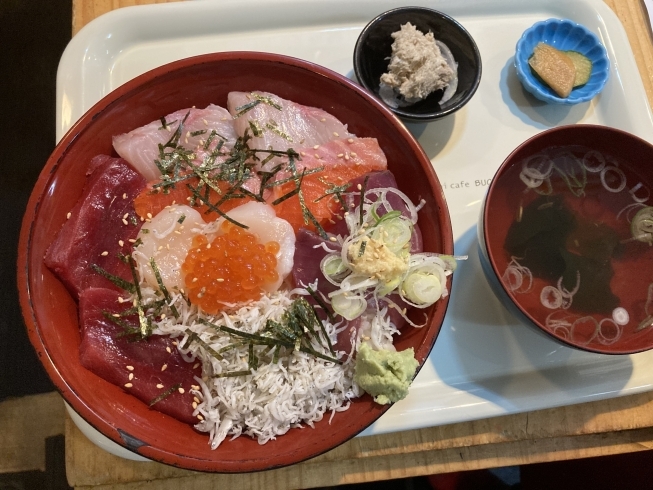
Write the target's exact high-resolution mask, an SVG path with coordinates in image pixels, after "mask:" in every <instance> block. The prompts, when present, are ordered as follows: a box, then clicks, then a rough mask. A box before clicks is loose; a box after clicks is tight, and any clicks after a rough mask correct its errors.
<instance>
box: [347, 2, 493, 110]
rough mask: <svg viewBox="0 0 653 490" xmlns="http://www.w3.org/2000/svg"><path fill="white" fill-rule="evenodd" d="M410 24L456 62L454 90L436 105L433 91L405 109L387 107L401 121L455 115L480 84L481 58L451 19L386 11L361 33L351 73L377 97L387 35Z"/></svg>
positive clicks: (427, 12)
mask: <svg viewBox="0 0 653 490" xmlns="http://www.w3.org/2000/svg"><path fill="white" fill-rule="evenodd" d="M406 22H410V23H411V24H412V25H414V26H415V27H417V29H418V30H420V31H422V32H423V33H424V34H426V33H428V32H429V31H431V32H432V33H433V35H434V36H435V39H437V40H439V41H442V42H443V43H444V44H446V45H447V46H448V47H449V49H450V50H451V52H452V54H453V57H454V59H455V60H456V62H457V63H458V89H457V90H456V93H455V94H454V96H453V97H452V98H451V99H449V100H448V101H446V102H444V103H442V104H440V99H441V98H442V94H443V91H442V90H438V91H436V92H433V93H432V94H430V95H429V96H428V97H426V98H425V99H424V100H421V101H419V102H417V103H415V104H413V105H411V106H408V107H399V108H393V107H389V106H388V108H389V109H390V110H391V111H393V112H394V113H395V114H396V115H397V116H399V117H400V118H401V119H404V120H407V121H412V122H426V121H432V120H434V119H438V118H441V117H444V116H447V115H449V114H452V113H454V112H456V111H457V110H458V109H460V108H461V107H462V106H464V105H465V104H466V103H467V102H469V100H470V99H471V98H472V96H473V95H474V92H476V89H477V88H478V85H479V83H480V82H481V55H480V53H479V51H478V47H477V46H476V43H475V42H474V39H472V36H470V34H469V32H467V30H466V29H465V28H464V27H463V26H462V25H460V24H459V23H458V22H457V21H456V20H455V19H453V18H451V17H449V16H448V15H446V14H443V13H442V12H438V11H437V10H432V9H428V8H424V7H400V8H396V9H393V10H388V11H387V12H384V13H382V14H381V15H379V16H377V17H376V18H375V19H374V20H372V21H371V22H370V23H369V24H367V26H365V28H364V29H363V31H362V32H361V34H360V36H359V37H358V40H357V41H356V47H355V48H354V73H355V74H356V78H357V79H358V81H359V83H360V84H361V85H362V86H363V87H365V88H366V89H367V90H369V91H370V92H372V93H373V94H374V95H375V96H376V97H377V98H379V100H381V99H380V97H379V83H380V79H381V75H382V74H383V73H385V72H386V71H387V70H388V63H389V60H390V55H391V53H392V43H393V42H394V39H393V38H392V36H391V34H392V33H393V32H396V31H398V30H399V29H400V28H401V26H402V25H403V24H405V23H406Z"/></svg>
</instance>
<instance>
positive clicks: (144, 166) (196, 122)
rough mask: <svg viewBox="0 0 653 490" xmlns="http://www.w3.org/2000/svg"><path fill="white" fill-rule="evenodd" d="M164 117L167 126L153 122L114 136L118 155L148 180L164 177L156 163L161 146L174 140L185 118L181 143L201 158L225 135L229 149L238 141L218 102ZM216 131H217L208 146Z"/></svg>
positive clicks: (224, 111)
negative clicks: (208, 141)
mask: <svg viewBox="0 0 653 490" xmlns="http://www.w3.org/2000/svg"><path fill="white" fill-rule="evenodd" d="M184 118H185V121H184ZM164 119H165V123H166V124H165V128H164V127H163V121H160V120H159V121H153V122H151V123H150V124H146V125H145V126H142V127H140V128H136V129H134V130H133V131H130V132H129V133H125V134H120V135H118V136H114V137H113V148H114V149H115V150H116V152H118V155H120V156H121V157H123V158H124V159H125V160H127V161H128V162H129V163H131V164H132V165H133V166H134V168H135V169H136V170H138V171H139V172H140V173H141V174H142V175H143V177H145V179H146V180H148V181H151V180H155V179H158V178H159V177H160V176H161V171H160V170H159V168H158V167H157V166H156V164H155V163H154V161H155V160H157V159H158V158H159V145H160V144H161V145H164V144H165V143H166V142H168V140H170V138H171V137H172V136H173V135H174V134H175V131H176V130H177V128H178V127H179V124H180V123H181V122H182V121H183V128H182V134H181V137H180V139H179V145H180V146H183V147H184V148H186V149H187V150H192V151H195V152H196V155H197V159H198V160H199V161H201V159H202V158H203V156H204V155H205V154H206V153H207V152H210V151H211V150H213V149H215V147H216V145H217V144H218V141H219V140H220V139H221V138H225V139H226V143H224V148H225V149H228V148H232V147H233V145H234V142H235V141H236V132H235V130H234V124H233V120H232V118H231V115H230V114H229V112H227V110H226V109H224V108H222V107H219V106H217V105H213V104H211V105H209V106H208V107H207V108H206V109H194V108H193V109H181V110H179V111H177V112H173V113H172V114H168V115H167V116H166V117H165V118H164ZM212 131H215V132H216V133H217V134H215V135H214V136H213V137H212V139H211V142H210V143H209V145H208V146H207V147H206V148H205V146H206V141H207V139H208V138H209V137H210V136H211V132H212ZM223 141H224V140H223Z"/></svg>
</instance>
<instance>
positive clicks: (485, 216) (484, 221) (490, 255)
mask: <svg viewBox="0 0 653 490" xmlns="http://www.w3.org/2000/svg"><path fill="white" fill-rule="evenodd" d="M569 130H572V131H583V130H590V131H600V132H612V133H617V134H620V135H621V136H622V137H625V138H631V139H633V140H635V141H638V142H639V143H643V144H646V145H647V146H649V147H651V149H652V150H653V144H651V143H649V142H648V141H646V140H644V139H642V138H640V137H639V136H636V135H634V134H632V133H629V132H628V131H624V130H622V129H617V128H613V127H611V126H603V125H600V124H567V125H564V126H557V127H554V128H550V129H547V130H544V131H541V132H539V133H537V134H536V135H533V136H531V137H530V138H528V139H527V140H525V141H524V142H522V143H521V144H520V145H519V146H517V147H516V148H515V149H514V150H513V151H511V152H510V154H509V155H508V156H507V157H506V158H505V159H504V161H503V162H502V163H501V166H500V167H499V169H498V170H497V171H496V173H495V174H494V177H493V178H492V182H490V187H489V188H488V191H487V194H486V196H485V199H484V201H483V209H482V215H481V226H482V231H483V233H482V237H483V243H482V244H480V245H481V247H483V248H484V249H485V258H486V260H487V262H489V264H490V268H491V270H492V273H493V274H494V276H495V278H496V282H497V283H498V284H499V285H500V287H501V289H502V292H504V293H505V294H506V297H507V298H508V299H509V300H510V302H511V304H512V305H513V306H514V307H515V308H517V310H519V312H520V313H521V314H522V315H523V318H524V319H525V320H527V321H529V322H530V323H531V324H532V325H533V326H534V327H536V328H537V329H538V330H539V331H541V332H543V333H545V334H547V336H548V337H549V338H551V339H554V340H556V341H558V342H560V343H562V344H565V345H567V346H569V347H572V348H574V349H578V350H581V351H585V352H593V353H596V354H606V355H612V356H621V355H629V354H637V353H638V352H645V351H648V350H651V349H653V344H652V345H651V346H649V347H642V348H637V349H630V350H624V351H608V350H605V349H601V348H600V347H591V346H587V345H585V346H584V345H579V344H576V343H574V342H571V341H569V340H567V339H565V338H562V337H558V336H556V335H554V334H553V333H552V332H551V331H549V330H547V329H546V328H545V327H544V326H543V325H541V324H540V322H538V321H537V320H536V319H535V318H533V316H532V315H531V314H530V313H529V312H528V311H526V310H525V309H524V308H523V306H522V305H521V303H520V302H519V301H517V300H516V299H515V296H514V294H513V293H512V292H511V291H509V290H508V288H506V286H505V283H504V281H503V279H502V275H501V274H499V272H498V269H497V263H496V260H495V258H494V255H495V254H494V252H493V251H491V250H490V248H489V247H488V243H489V240H488V223H489V214H490V213H489V207H488V206H487V203H488V202H489V201H490V199H491V197H492V195H493V194H494V193H495V192H496V184H495V183H496V182H497V181H498V180H499V177H501V175H502V174H503V173H505V171H506V170H507V169H508V167H510V166H512V165H513V164H514V162H512V159H513V157H514V156H515V155H516V154H517V153H518V152H520V151H521V150H523V149H524V148H525V147H526V146H528V145H530V144H531V143H533V142H534V141H536V140H538V139H539V138H541V137H543V136H548V135H550V134H554V133H558V132H565V131H569ZM490 226H491V225H490Z"/></svg>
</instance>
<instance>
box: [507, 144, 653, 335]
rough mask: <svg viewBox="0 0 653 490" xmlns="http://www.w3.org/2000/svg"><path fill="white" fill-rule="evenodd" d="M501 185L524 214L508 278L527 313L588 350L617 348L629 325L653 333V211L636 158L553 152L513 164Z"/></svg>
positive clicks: (511, 235)
mask: <svg viewBox="0 0 653 490" xmlns="http://www.w3.org/2000/svg"><path fill="white" fill-rule="evenodd" d="M497 184H498V187H497V189H496V192H497V193H498V194H501V195H505V203H503V204H502V206H503V205H505V206H507V209H504V210H503V211H504V212H507V213H509V215H510V216H513V217H514V218H513V221H512V223H511V224H510V225H509V227H508V228H507V230H506V233H505V239H504V241H503V248H504V251H505V255H504V257H502V258H501V259H500V260H503V261H504V262H503V263H502V264H498V266H499V272H500V273H501V272H502V274H503V277H502V279H503V283H504V286H505V287H506V288H507V289H508V291H509V292H510V293H511V294H512V295H513V296H514V297H515V299H516V300H517V301H518V302H519V303H520V304H521V305H522V307H524V309H525V310H526V311H528V312H529V313H530V314H531V315H532V316H533V317H534V318H535V319H536V320H537V321H538V322H541V323H542V324H543V325H545V326H546V328H547V329H549V330H550V331H551V332H552V333H554V334H555V335H557V336H559V337H561V338H563V339H568V340H570V341H573V342H580V343H582V344H590V343H600V344H603V345H608V344H612V343H615V342H617V341H618V340H619V339H620V337H621V336H622V334H623V332H624V330H625V329H626V330H635V331H637V330H643V329H647V328H651V327H653V207H651V193H650V189H648V187H647V186H646V185H644V184H643V183H642V179H640V178H638V175H637V172H636V171H635V170H634V168H633V165H631V164H630V162H626V161H623V160H622V159H620V158H618V157H617V156H616V155H610V154H607V153H601V152H598V151H595V150H592V149H590V148H586V147H583V146H562V147H553V148H548V149H546V150H544V151H542V152H540V153H538V154H536V155H532V156H529V157H527V158H525V159H524V160H523V161H521V162H520V163H518V164H515V165H513V166H512V167H510V168H509V169H507V170H506V172H505V175H504V176H503V177H502V179H500V180H499V182H498V183H497ZM501 187H504V188H503V189H501V190H499V189H500V188H501ZM498 260H499V259H498Z"/></svg>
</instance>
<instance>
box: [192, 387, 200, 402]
mask: <svg viewBox="0 0 653 490" xmlns="http://www.w3.org/2000/svg"><path fill="white" fill-rule="evenodd" d="M198 388H199V386H198ZM193 401H194V402H195V403H199V402H200V399H199V398H197V397H196V396H194V397H193Z"/></svg>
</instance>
